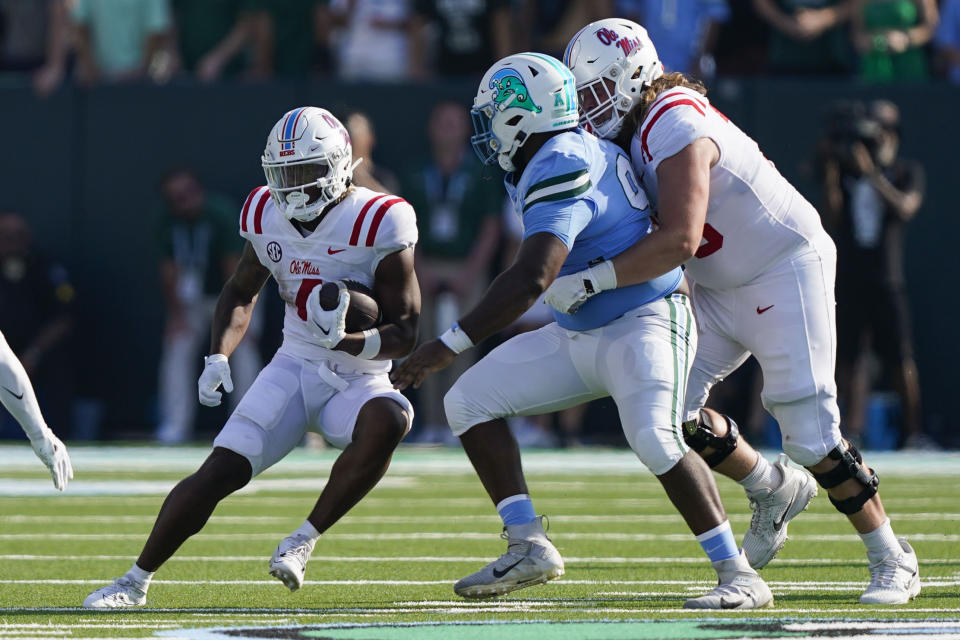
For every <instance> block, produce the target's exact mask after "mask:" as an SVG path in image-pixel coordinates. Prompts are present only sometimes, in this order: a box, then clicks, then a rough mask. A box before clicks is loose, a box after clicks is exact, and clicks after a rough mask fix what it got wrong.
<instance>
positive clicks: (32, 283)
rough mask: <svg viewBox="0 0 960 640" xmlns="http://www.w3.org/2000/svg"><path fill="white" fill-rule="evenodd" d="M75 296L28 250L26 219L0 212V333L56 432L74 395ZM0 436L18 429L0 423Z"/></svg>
mask: <svg viewBox="0 0 960 640" xmlns="http://www.w3.org/2000/svg"><path fill="white" fill-rule="evenodd" d="M75 297H76V292H75V290H74V288H73V284H71V281H70V277H69V275H68V274H67V270H66V269H65V268H64V267H63V266H62V265H60V264H58V263H56V262H53V261H50V260H48V259H46V258H45V257H44V256H42V255H41V254H39V253H38V252H37V251H35V250H34V248H33V239H32V236H31V233H30V228H29V226H27V221H26V220H25V219H24V218H23V217H22V216H20V215H19V214H16V213H0V331H2V332H3V334H4V335H5V336H6V338H7V343H8V344H9V345H10V348H11V349H13V352H14V353H15V354H17V356H18V357H19V358H20V362H21V363H23V368H24V369H25V370H26V372H27V375H28V376H29V377H30V379H31V380H32V381H33V384H34V386H35V388H36V391H37V397H38V399H39V401H40V406H41V408H42V409H43V413H44V415H45V416H46V417H47V419H48V420H49V422H50V423H51V424H55V425H57V426H58V429H59V430H60V431H61V433H64V432H66V430H67V427H68V425H70V423H71V420H70V418H71V409H72V402H73V395H74V383H75V381H74V378H73V374H74V369H73V358H72V357H71V355H72V354H71V353H70V344H69V342H70V337H71V333H72V330H73V326H74V299H75ZM11 427H12V428H11ZM0 432H2V436H3V437H11V436H15V437H20V436H19V435H18V434H19V433H20V428H19V427H18V426H13V425H10V424H0Z"/></svg>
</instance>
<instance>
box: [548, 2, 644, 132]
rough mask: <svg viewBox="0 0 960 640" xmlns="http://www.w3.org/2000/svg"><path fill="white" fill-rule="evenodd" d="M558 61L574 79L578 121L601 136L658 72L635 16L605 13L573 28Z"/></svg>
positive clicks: (616, 125) (615, 127)
mask: <svg viewBox="0 0 960 640" xmlns="http://www.w3.org/2000/svg"><path fill="white" fill-rule="evenodd" d="M563 63H564V64H565V65H567V66H568V67H569V68H570V70H571V71H573V75H574V77H575V78H576V79H577V94H578V97H579V99H580V114H581V118H582V120H583V121H584V125H585V126H586V128H587V129H589V130H590V131H591V132H592V133H594V134H596V135H598V136H600V137H601V138H614V137H616V136H617V134H618V133H620V129H621V128H622V127H623V119H624V118H625V117H626V115H627V114H628V113H630V110H631V109H632V108H633V107H634V105H636V104H637V102H638V101H639V100H640V96H641V94H642V93H643V90H644V89H645V88H646V87H647V86H648V85H649V84H650V83H651V82H653V81H654V80H656V79H657V78H659V77H660V76H662V75H663V65H662V64H661V63H660V59H659V58H658V57H657V50H656V48H654V46H653V42H651V40H650V37H649V36H648V35H647V30H646V29H644V28H643V27H641V26H640V25H639V24H637V23H636V22H631V21H630V20H623V19H620V18H608V19H606V20H598V21H597V22H591V23H590V24H588V25H587V26H585V27H584V28H583V29H581V30H580V31H578V32H577V34H576V35H575V36H573V39H572V40H571V41H570V44H568V45H567V50H566V51H565V52H564V53H563Z"/></svg>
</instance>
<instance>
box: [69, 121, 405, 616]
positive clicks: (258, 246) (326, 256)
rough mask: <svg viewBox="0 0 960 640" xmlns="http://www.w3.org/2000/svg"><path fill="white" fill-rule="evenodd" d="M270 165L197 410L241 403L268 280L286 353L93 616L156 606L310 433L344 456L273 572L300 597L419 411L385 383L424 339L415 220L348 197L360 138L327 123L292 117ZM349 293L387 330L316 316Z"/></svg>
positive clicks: (383, 202) (282, 548) (365, 194)
mask: <svg viewBox="0 0 960 640" xmlns="http://www.w3.org/2000/svg"><path fill="white" fill-rule="evenodd" d="M262 164H263V168H264V173H265V174H266V178H267V186H264V187H259V188H257V189H254V190H253V192H252V193H251V194H250V195H249V196H248V197H247V200H246V202H245V204H244V206H243V211H242V212H241V214H240V235H242V236H243V237H244V238H246V240H247V244H246V247H245V248H244V251H243V255H242V257H241V259H240V263H239V265H238V266H237V270H236V272H235V273H234V274H233V276H232V277H231V278H230V280H229V281H228V282H227V283H226V284H225V285H224V287H223V291H222V292H221V293H220V298H219V300H218V301H217V309H216V312H215V314H214V319H213V327H212V330H211V333H212V336H211V345H210V353H211V355H209V356H207V357H206V358H205V362H206V366H205V368H204V370H203V373H202V374H201V375H200V381H199V393H200V402H201V403H202V404H205V405H208V406H215V405H218V404H219V403H220V397H221V394H220V392H219V391H217V388H218V387H219V386H221V385H223V388H224V390H225V391H227V392H229V391H232V389H233V384H232V382H231V380H230V366H229V364H228V363H227V357H228V356H229V355H230V353H231V352H232V351H233V349H234V348H235V347H236V346H237V344H238V343H239V342H240V339H241V338H242V336H243V334H244V332H245V331H246V328H247V324H248V322H249V320H250V312H251V311H252V310H253V306H254V303H255V302H256V300H257V295H258V294H259V292H260V289H261V288H262V287H263V285H264V283H265V282H266V281H267V278H268V277H270V276H273V279H274V280H276V282H277V286H278V287H279V289H280V296H281V297H282V298H283V300H284V302H285V303H286V305H285V308H286V311H285V313H286V315H285V318H284V325H283V344H282V346H281V347H280V349H279V350H278V351H277V353H276V355H275V356H274V358H273V360H272V361H271V362H270V364H268V365H267V366H266V367H265V368H264V369H263V371H261V372H260V375H259V376H258V377H257V379H256V381H255V382H254V384H253V386H252V387H251V388H250V390H249V391H248V392H247V394H246V395H245V396H244V397H243V400H242V401H241V402H240V404H239V405H238V406H237V409H236V411H234V413H233V415H231V416H230V418H229V420H227V423H226V425H225V426H224V427H223V430H222V431H221V432H220V434H219V435H218V436H217V437H216V439H215V440H214V443H213V445H214V449H213V452H212V453H211V454H210V456H209V457H208V458H207V459H206V461H205V462H204V463H203V465H202V466H201V467H200V469H199V470H198V471H197V472H196V473H194V474H193V475H191V476H189V477H188V478H186V479H184V480H182V481H181V482H180V483H179V484H178V485H177V486H176V487H174V489H173V490H172V491H171V492H170V495H169V496H167V499H166V500H165V501H164V503H163V507H162V508H161V509H160V513H159V515H158V516H157V521H156V523H155V524H154V527H153V531H152V532H151V534H150V537H149V538H148V539H147V543H146V545H145V546H144V548H143V551H142V552H141V553H140V557H139V558H138V559H137V562H136V563H135V564H134V565H133V567H132V568H131V569H130V571H128V572H127V573H126V574H125V575H123V576H121V577H120V578H118V579H117V580H115V581H114V583H113V584H110V585H107V586H105V587H102V588H100V589H97V590H96V591H94V592H93V593H91V594H90V595H89V596H87V599H86V600H84V602H83V604H84V606H85V607H93V608H112V607H131V606H140V605H144V604H146V600H147V597H146V596H147V587H148V586H149V584H150V579H151V577H152V576H153V573H154V572H155V571H156V570H157V569H159V568H160V565H162V564H163V563H164V562H165V561H166V560H167V559H168V558H170V556H172V555H173V553H174V552H175V551H176V550H177V549H178V548H179V547H180V545H182V544H183V543H184V542H185V541H186V540H187V538H189V537H190V536H191V535H193V534H195V533H197V532H198V531H200V529H201V528H202V527H203V525H204V524H205V523H206V521H207V519H208V518H209V517H210V514H212V513H213V510H214V508H215V507H216V505H217V503H218V502H219V501H220V500H222V499H223V498H225V497H226V496H228V495H230V494H231V493H233V492H234V491H236V490H238V489H240V488H241V487H243V486H244V485H246V484H247V483H248V482H249V481H250V479H251V478H253V477H254V476H256V475H257V474H259V473H260V472H262V471H263V470H264V469H267V468H268V467H270V466H271V465H273V464H274V463H276V462H278V461H279V460H280V459H281V458H283V457H284V456H286V455H287V453H289V452H290V451H291V450H292V449H293V448H294V447H295V446H296V445H297V444H298V443H299V442H300V440H301V438H302V437H303V435H304V433H305V432H306V431H307V430H313V431H321V432H322V433H323V435H324V437H325V438H326V439H327V440H328V441H329V442H330V443H331V444H333V445H335V446H337V447H340V448H342V449H343V452H342V453H341V454H340V457H339V458H337V461H336V462H335V463H334V465H333V469H332V470H331V472H330V478H329V480H328V481H327V484H326V486H325V487H324V489H323V492H322V493H321V495H320V498H319V499H318V500H317V503H316V505H315V506H314V508H313V511H312V512H311V513H310V516H309V517H308V518H307V520H306V521H305V522H304V523H303V525H302V526H301V527H300V528H299V529H297V530H296V531H294V532H293V533H292V534H291V535H290V536H288V537H287V538H286V539H284V540H283V541H282V542H281V543H280V545H279V546H278V547H277V549H276V551H275V552H274V554H273V558H272V559H271V561H270V574H271V575H273V576H275V577H277V578H278V579H280V580H281V581H283V583H284V584H285V585H286V586H287V587H289V588H290V589H291V590H295V589H297V588H299V587H300V586H301V585H302V584H303V576H304V572H305V570H306V563H307V560H308V559H309V557H310V553H311V552H312V551H313V547H314V544H315V543H316V541H317V539H318V538H319V537H320V534H321V533H323V532H324V531H325V530H326V529H327V528H329V527H330V526H331V525H332V524H333V523H335V522H336V521H337V520H338V519H340V518H341V517H342V516H343V515H344V514H345V513H346V512H347V511H348V510H350V508H351V507H353V505H355V504H356V503H357V502H358V501H359V500H360V499H361V498H362V497H363V496H364V495H366V493H367V492H368V491H369V490H370V489H372V488H373V486H374V485H375V484H376V483H377V481H378V480H379V479H380V478H381V477H382V476H383V474H384V472H385V471H386V470H387V466H388V465H389V463H390V457H391V455H392V454H393V451H394V449H395V448H396V446H397V443H399V442H400V440H401V439H402V438H403V436H404V435H405V434H406V432H407V431H408V430H409V429H410V424H411V421H412V419H413V409H412V407H411V406H410V403H409V402H408V401H407V400H406V399H405V398H404V397H403V396H402V395H401V394H400V393H399V392H398V391H396V390H395V389H394V388H393V386H392V385H391V383H390V381H389V379H388V378H387V372H388V371H389V370H390V362H391V360H392V359H394V358H399V357H402V356H405V355H407V354H408V353H409V352H410V351H411V350H412V348H413V345H414V342H415V340H416V335H417V319H418V316H419V313H420V289H419V286H418V284H417V280H416V276H415V275H414V270H413V247H414V245H415V244H416V241H417V227H416V218H415V216H414V212H413V209H412V208H411V207H410V205H408V204H407V203H406V202H405V201H403V200H402V199H400V198H396V197H394V196H390V195H386V194H382V193H376V192H374V191H371V190H369V189H365V188H362V187H356V186H352V185H351V179H352V174H353V168H354V166H356V164H355V163H354V162H353V157H352V149H351V146H350V138H349V136H348V135H347V132H346V129H344V127H343V125H342V124H340V122H339V121H338V120H337V119H336V118H334V117H333V116H332V115H331V114H330V113H329V112H327V111H326V110H324V109H318V108H316V107H302V108H299V109H294V110H293V111H290V112H289V113H287V114H286V115H284V117H283V118H281V119H280V121H279V122H277V124H276V125H275V126H274V127H273V129H272V130H271V132H270V135H269V137H268V139H267V146H266V149H265V150H264V154H263V163H262ZM344 280H354V281H357V282H360V283H361V284H363V285H366V286H368V287H371V288H372V289H373V291H374V296H375V297H376V299H377V301H378V302H379V304H380V310H381V313H382V322H381V324H380V325H379V326H377V327H376V328H374V329H371V330H368V331H364V332H362V333H346V328H345V317H346V309H347V304H348V302H349V298H348V296H347V294H346V291H345V290H343V289H342V290H341V295H340V304H339V306H337V308H335V309H333V310H330V311H325V310H324V309H323V308H322V307H321V306H320V303H319V291H320V285H321V284H322V283H324V282H329V281H344Z"/></svg>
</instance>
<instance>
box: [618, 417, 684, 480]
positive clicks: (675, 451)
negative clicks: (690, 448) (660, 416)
mask: <svg viewBox="0 0 960 640" xmlns="http://www.w3.org/2000/svg"><path fill="white" fill-rule="evenodd" d="M627 440H628V441H629V443H630V448H631V449H633V452H634V453H635V454H636V455H637V458H639V460H640V462H642V463H643V464H644V466H645V467H646V468H647V469H649V470H650V473H652V474H653V475H655V476H662V475H663V474H665V473H666V472H668V471H670V469H673V467H674V466H676V464H677V463H678V462H680V459H681V458H683V456H684V455H685V454H686V453H687V452H686V450H685V449H684V448H683V447H682V446H681V444H680V439H679V438H678V437H677V432H676V428H675V427H672V426H668V425H663V426H661V427H648V428H644V429H637V430H636V431H633V432H632V433H628V434H627Z"/></svg>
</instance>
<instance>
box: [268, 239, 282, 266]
mask: <svg viewBox="0 0 960 640" xmlns="http://www.w3.org/2000/svg"><path fill="white" fill-rule="evenodd" d="M267 257H269V258H270V259H271V260H273V261H274V262H280V259H281V258H282V257H283V249H281V248H280V243H279V242H271V243H270V244H268V245H267Z"/></svg>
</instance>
